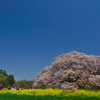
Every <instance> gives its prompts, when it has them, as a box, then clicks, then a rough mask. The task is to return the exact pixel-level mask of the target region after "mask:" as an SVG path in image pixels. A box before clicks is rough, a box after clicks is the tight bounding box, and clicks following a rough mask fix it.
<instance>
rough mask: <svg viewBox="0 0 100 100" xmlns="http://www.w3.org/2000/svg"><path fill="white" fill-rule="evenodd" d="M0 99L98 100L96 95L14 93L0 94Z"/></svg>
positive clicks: (99, 99)
mask: <svg viewBox="0 0 100 100" xmlns="http://www.w3.org/2000/svg"><path fill="white" fill-rule="evenodd" d="M0 100H100V98H98V97H70V96H50V95H47V96H33V95H16V94H10V93H6V94H0Z"/></svg>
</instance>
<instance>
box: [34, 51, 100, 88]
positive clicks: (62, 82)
mask: <svg viewBox="0 0 100 100" xmlns="http://www.w3.org/2000/svg"><path fill="white" fill-rule="evenodd" d="M33 86H34V88H64V89H69V90H76V89H79V88H84V89H90V90H91V89H99V88H100V56H93V55H86V54H83V53H79V52H76V51H73V52H70V53H65V54H61V55H60V56H58V57H56V58H55V61H54V62H53V63H52V65H51V66H49V67H45V68H44V69H43V70H42V71H41V72H40V73H38V75H37V77H36V80H35V82H34V85H33Z"/></svg>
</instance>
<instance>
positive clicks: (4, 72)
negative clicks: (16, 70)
mask: <svg viewBox="0 0 100 100" xmlns="http://www.w3.org/2000/svg"><path fill="white" fill-rule="evenodd" d="M0 74H3V75H6V76H7V75H8V74H7V73H6V71H5V70H0Z"/></svg>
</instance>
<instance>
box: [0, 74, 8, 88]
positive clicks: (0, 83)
mask: <svg viewBox="0 0 100 100" xmlns="http://www.w3.org/2000/svg"><path fill="white" fill-rule="evenodd" d="M6 79H7V76H5V75H3V74H0V89H2V88H3V87H4V86H5V82H6Z"/></svg>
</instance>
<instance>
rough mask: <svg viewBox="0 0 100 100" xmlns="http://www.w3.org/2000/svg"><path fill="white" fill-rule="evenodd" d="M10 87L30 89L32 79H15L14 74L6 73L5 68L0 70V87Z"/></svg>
mask: <svg viewBox="0 0 100 100" xmlns="http://www.w3.org/2000/svg"><path fill="white" fill-rule="evenodd" d="M11 87H13V88H16V89H19V88H23V89H30V88H32V87H33V81H27V80H19V81H15V79H14V75H8V74H7V73H6V71H5V70H0V89H2V88H8V89H10V88H11Z"/></svg>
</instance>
